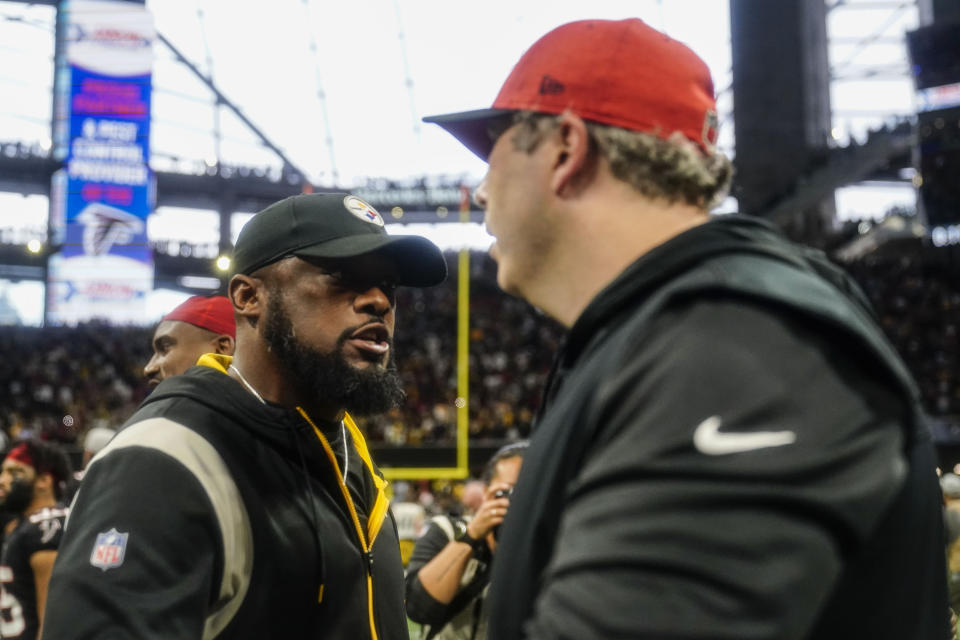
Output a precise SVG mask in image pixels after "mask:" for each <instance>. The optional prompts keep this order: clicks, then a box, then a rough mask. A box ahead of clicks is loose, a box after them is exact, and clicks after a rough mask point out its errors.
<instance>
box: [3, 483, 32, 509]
mask: <svg viewBox="0 0 960 640" xmlns="http://www.w3.org/2000/svg"><path fill="white" fill-rule="evenodd" d="M32 499H33V483H32V482H27V481H26V480H14V481H13V482H11V483H10V491H8V492H7V497H6V498H4V499H3V504H0V509H2V510H3V511H6V512H7V513H13V514H16V515H20V514H22V513H23V512H24V511H26V510H27V507H29V506H30V500H32Z"/></svg>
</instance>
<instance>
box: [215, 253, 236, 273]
mask: <svg viewBox="0 0 960 640" xmlns="http://www.w3.org/2000/svg"><path fill="white" fill-rule="evenodd" d="M231 264H233V263H232V262H231V260H230V258H229V257H228V256H217V269H219V270H220V271H229V270H230V265H231Z"/></svg>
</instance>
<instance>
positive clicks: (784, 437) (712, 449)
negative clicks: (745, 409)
mask: <svg viewBox="0 0 960 640" xmlns="http://www.w3.org/2000/svg"><path fill="white" fill-rule="evenodd" d="M721 424H723V420H721V418H720V416H710V417H709V418H707V419H706V420H704V421H703V422H701V423H700V424H699V425H697V429H696V430H695V431H694V432H693V446H694V447H696V448H697V451H699V452H700V453H704V454H706V455H708V456H722V455H725V454H728V453H743V452H744V451H753V450H755V449H767V448H769V447H782V446H784V445H788V444H793V443H794V442H795V441H796V440H797V434H795V433H794V432H793V431H751V432H749V433H721V432H720V425H721Z"/></svg>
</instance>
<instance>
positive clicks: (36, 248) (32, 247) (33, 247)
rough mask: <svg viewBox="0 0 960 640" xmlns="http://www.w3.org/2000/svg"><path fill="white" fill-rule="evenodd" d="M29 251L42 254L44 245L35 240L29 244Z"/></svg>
mask: <svg viewBox="0 0 960 640" xmlns="http://www.w3.org/2000/svg"><path fill="white" fill-rule="evenodd" d="M27 251H29V252H30V253H40V252H41V251H43V243H42V242H40V241H39V240H37V239H36V238H34V239H32V240H30V241H29V242H27Z"/></svg>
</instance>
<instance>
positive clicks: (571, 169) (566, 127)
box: [550, 111, 593, 196]
mask: <svg viewBox="0 0 960 640" xmlns="http://www.w3.org/2000/svg"><path fill="white" fill-rule="evenodd" d="M554 136H555V140H554V141H555V143H556V145H557V153H556V156H555V159H554V163H553V167H552V169H553V176H552V179H551V181H550V186H551V187H552V189H553V192H554V193H556V194H557V195H560V196H563V195H570V194H572V193H573V192H575V191H576V190H578V189H580V187H581V186H582V185H583V184H584V181H585V180H589V176H590V174H591V172H592V171H593V167H592V160H593V159H592V154H591V153H590V134H589V132H588V131H587V124H586V123H585V122H584V121H583V119H582V118H580V117H579V116H577V115H576V114H574V113H572V112H570V111H564V112H563V113H561V114H560V115H559V116H557V128H556V129H555V130H554Z"/></svg>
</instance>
